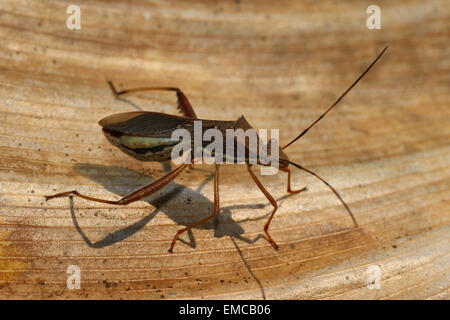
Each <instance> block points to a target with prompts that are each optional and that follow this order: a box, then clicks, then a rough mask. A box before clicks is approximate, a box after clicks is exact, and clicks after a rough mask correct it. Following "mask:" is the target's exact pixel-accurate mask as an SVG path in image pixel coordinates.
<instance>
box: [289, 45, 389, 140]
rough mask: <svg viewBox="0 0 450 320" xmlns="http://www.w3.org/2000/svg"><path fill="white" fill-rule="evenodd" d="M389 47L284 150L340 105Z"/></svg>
mask: <svg viewBox="0 0 450 320" xmlns="http://www.w3.org/2000/svg"><path fill="white" fill-rule="evenodd" d="M387 48H388V46H386V47H385V48H384V49H383V51H381V53H380V54H379V55H378V57H376V59H375V60H373V62H372V63H371V64H370V66H369V67H368V68H367V69H366V70H365V71H364V72H363V73H362V74H361V75H360V76H359V77H358V79H356V81H355V82H353V84H352V85H351V86H350V87H349V88H348V89H347V90H345V92H344V93H343V94H342V95H341V96H340V97H339V99H337V100H336V102H335V103H333V104H332V105H331V107H329V108H328V110H327V111H325V112H324V113H323V114H322V115H321V116H320V117H319V118H318V119H317V120H316V121H314V122H313V123H312V124H311V125H310V126H309V127H308V128H306V129H305V130H303V132H302V133H300V134H299V135H298V136H297V137H296V138H295V139H294V140H292V141H291V142H289V143H288V144H287V145H285V146H284V147H283V148H282V149H286V148H287V147H289V146H290V145H291V144H293V143H294V142H295V141H297V140H298V139H300V138H301V137H303V136H304V135H305V134H306V133H307V132H308V130H309V129H311V128H312V127H313V126H314V125H315V124H316V123H317V122H319V121H320V120H321V119H322V118H323V117H324V116H325V115H326V114H327V113H328V111H330V110H331V109H333V107H334V106H335V105H337V104H338V103H339V101H341V99H342V98H343V97H345V95H346V94H347V93H348V92H349V91H350V90H351V89H352V88H353V87H354V86H355V85H356V84H357V83H358V82H359V80H361V79H362V77H364V76H365V75H366V73H367V72H369V70H370V69H371V68H372V67H373V65H374V64H375V63H376V62H377V61H378V59H380V58H381V56H382V55H383V53H384V52H385V51H386V50H387Z"/></svg>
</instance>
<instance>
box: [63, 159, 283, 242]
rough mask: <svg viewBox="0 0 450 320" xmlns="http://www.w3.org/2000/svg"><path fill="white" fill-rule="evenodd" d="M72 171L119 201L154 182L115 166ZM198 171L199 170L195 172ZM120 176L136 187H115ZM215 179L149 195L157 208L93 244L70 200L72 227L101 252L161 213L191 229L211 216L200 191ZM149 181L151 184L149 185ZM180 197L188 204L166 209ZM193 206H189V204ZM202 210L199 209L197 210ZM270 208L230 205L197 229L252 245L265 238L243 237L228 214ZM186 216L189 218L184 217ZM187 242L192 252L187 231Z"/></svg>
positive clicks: (82, 166) (167, 166) (172, 186)
mask: <svg viewBox="0 0 450 320" xmlns="http://www.w3.org/2000/svg"><path fill="white" fill-rule="evenodd" d="M163 168H164V170H165V171H170V164H169V163H167V164H165V165H163ZM74 170H75V171H76V172H78V173H80V174H81V175H83V176H85V177H87V178H89V179H91V180H93V181H95V182H97V183H99V184H101V185H102V186H103V187H104V188H105V189H107V190H108V191H110V192H113V193H115V194H117V195H119V196H121V197H123V196H126V195H128V194H130V193H131V192H133V191H135V190H137V189H138V188H139V187H140V185H145V184H148V183H149V182H151V180H155V179H154V178H152V177H150V176H148V175H145V174H142V173H140V172H138V171H135V170H131V169H127V168H121V167H117V166H103V165H93V164H83V163H81V164H76V165H75V166H74ZM194 170H198V169H194ZM120 176H124V177H127V178H128V179H129V180H131V181H135V182H136V183H138V184H139V185H134V186H130V185H120V184H119V185H118V184H117V179H118V177H120ZM213 177H214V174H213V173H211V174H210V175H209V176H208V177H207V178H205V179H204V180H203V181H202V183H201V184H200V186H199V187H198V188H197V189H196V190H193V189H190V188H187V187H185V186H183V185H179V184H177V183H175V182H173V181H172V182H171V183H170V184H169V185H167V186H166V187H165V188H164V190H165V192H164V194H163V195H162V196H161V195H159V196H158V194H153V195H150V196H148V197H146V198H144V199H143V200H144V201H146V202H147V203H149V204H150V205H152V206H154V207H156V209H155V210H154V211H152V212H151V213H150V214H148V215H146V216H145V217H143V218H142V219H140V220H139V221H137V222H135V223H133V224H131V225H129V226H127V227H124V228H122V229H119V230H116V231H114V232H112V233H110V234H108V235H107V236H106V237H104V238H103V239H101V240H98V241H96V242H92V241H91V240H90V239H89V237H88V236H87V235H86V234H85V233H84V231H83V230H82V228H81V227H80V225H79V223H78V220H77V217H76V214H75V208H74V205H73V198H72V197H71V198H70V212H71V216H72V220H73V223H74V225H75V228H76V229H77V231H78V233H79V234H80V235H81V237H82V238H83V240H84V241H85V242H86V244H87V245H88V246H89V247H91V248H97V249H100V248H104V247H107V246H110V245H113V244H115V243H116V242H119V241H122V240H124V239H126V238H128V237H130V236H132V235H134V234H135V233H136V232H138V231H139V230H141V229H142V228H144V227H145V226H146V225H147V224H148V223H149V222H150V221H151V220H152V219H153V218H154V217H155V216H156V215H157V214H158V213H159V212H160V211H161V210H163V211H164V214H165V215H167V217H169V218H170V219H171V220H173V221H174V222H175V223H176V224H178V225H183V226H188V225H191V224H193V223H195V222H197V221H199V220H201V219H203V218H205V217H207V216H209V215H210V214H211V212H212V209H213V206H214V203H213V202H212V201H211V200H209V199H208V198H206V197H204V196H203V195H201V193H200V192H201V190H202V189H203V188H204V187H205V186H206V185H207V183H208V182H209V181H211V180H212V179H213ZM149 180H150V181H149ZM181 193H183V198H184V199H186V201H187V204H186V205H185V206H166V204H167V203H169V202H170V201H171V200H173V199H175V198H177V197H179V196H180V195H181ZM287 197H289V195H284V196H283V197H281V198H279V199H278V202H279V203H281V202H282V201H283V200H284V199H286V198H287ZM190 199H195V203H199V204H196V205H195V206H194V203H193V202H194V201H192V200H190ZM191 201H192V203H189V202H191ZM199 206H201V207H203V208H201V209H199V208H200V207H199ZM267 206H270V203H269V202H268V203H257V204H250V205H249V204H246V205H232V206H227V207H221V208H220V214H219V215H217V217H215V218H214V219H211V220H209V221H206V222H205V223H203V224H201V225H199V226H197V227H196V228H199V229H214V236H215V237H216V238H221V237H223V236H230V237H232V238H236V239H239V240H242V241H244V242H246V243H255V242H256V241H258V240H259V239H260V238H265V237H264V236H263V235H258V236H256V237H255V239H249V238H247V237H244V236H243V235H242V234H243V233H244V229H243V228H242V226H241V225H240V224H239V223H237V222H236V221H234V220H233V219H232V216H231V213H232V211H233V210H239V209H264V208H265V207H267ZM186 212H188V213H189V214H186ZM269 215H270V211H269V212H268V213H267V214H265V215H263V216H259V217H256V218H248V219H245V220H244V221H242V222H246V221H256V220H260V219H264V218H267V217H268V216H269ZM188 237H189V241H185V240H183V239H179V240H180V241H182V242H183V243H185V244H187V245H189V246H190V247H192V248H195V247H196V241H195V238H194V236H193V234H192V232H191V230H189V231H188Z"/></svg>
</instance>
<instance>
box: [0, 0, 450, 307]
mask: <svg viewBox="0 0 450 320" xmlns="http://www.w3.org/2000/svg"><path fill="white" fill-rule="evenodd" d="M73 3H75V4H79V5H80V7H81V17H82V21H81V30H69V29H67V28H66V18H67V17H68V14H66V8H67V7H68V6H69V5H70V4H73ZM369 4H372V3H369V2H366V1H339V2H336V1H321V2H320V3H319V4H316V2H310V1H307V2H291V1H268V0H267V1H261V2H258V4H255V3H254V2H253V1H252V2H250V1H244V0H241V1H220V4H216V5H214V6H212V5H210V4H208V3H207V1H185V2H166V1H148V2H147V1H127V2H123V3H115V2H114V3H112V2H110V1H100V0H98V1H82V2H81V1H80V2H78V1H57V2H53V1H37V0H36V1H24V0H2V1H1V3H0V120H1V122H0V297H1V298H4V299H5V298H6V299H9V298H50V299H60V298H87V299H91V298H107V299H108V298H113V299H117V298H124V299H128V298H146V299H160V298H164V299H177V298H211V299H221V298H231V299H241V298H256V299H260V298H268V299H336V298H343V299H353V298H363V299H396V298H399V299H416V298H418V299H425V298H431V299H448V298H449V296H450V291H449V288H450V277H449V253H450V250H449V248H450V245H449V243H450V241H449V220H450V219H449V209H450V191H449V189H450V144H449V141H450V140H449V137H450V109H449V104H450V95H449V87H450V78H449V61H450V59H449V57H450V51H449V46H448V36H449V34H448V30H449V18H450V17H449V11H448V2H447V1H445V0H436V1H426V2H423V1H402V2H393V1H377V4H378V5H379V6H380V8H381V13H382V29H381V30H368V29H367V28H366V18H367V14H366V8H367V6H368V5H369ZM386 44H389V45H390V48H389V50H388V51H387V52H386V55H385V56H384V57H383V58H382V59H381V60H380V62H379V63H378V64H377V65H376V66H375V67H374V69H373V70H372V71H371V72H370V73H369V74H368V75H367V76H366V77H365V78H364V79H363V81H362V82H361V83H359V84H358V85H357V87H356V88H355V89H354V90H353V91H352V92H351V93H350V94H349V95H348V96H347V97H346V98H345V99H344V100H343V101H342V102H341V104H340V105H339V106H338V107H337V108H336V109H335V110H333V111H332V112H331V113H330V114H329V115H327V117H326V118H325V119H324V120H323V121H322V122H321V123H320V124H319V125H317V126H316V127H315V128H314V129H313V130H311V131H310V132H309V133H308V134H307V135H306V136H305V137H304V138H302V140H301V141H299V142H297V143H296V144H294V145H293V146H291V147H290V148H289V149H287V151H288V155H289V157H290V159H292V160H293V161H297V162H299V163H301V164H302V165H304V166H305V167H306V168H310V169H312V170H314V171H316V172H317V173H319V174H320V175H321V176H323V177H324V178H325V179H327V180H328V181H329V182H330V183H331V184H332V185H334V186H335V187H336V189H337V190H338V191H339V192H340V193H341V195H342V197H343V198H344V199H345V200H346V201H347V202H348V204H349V206H350V207H351V209H352V210H353V211H354V213H355V216H356V219H357V220H358V222H359V224H360V228H357V229H355V228H353V227H352V222H351V220H350V218H349V217H348V215H347V214H346V212H345V209H344V208H343V207H342V205H341V204H340V203H339V202H338V201H337V199H336V198H335V197H334V195H333V194H332V193H331V192H330V191H329V190H328V189H327V188H326V187H325V186H324V185H323V184H321V182H320V181H318V180H316V179H314V178H313V177H311V176H308V175H306V174H304V173H302V172H299V171H296V170H295V169H293V184H294V187H296V188H297V187H303V186H308V190H307V191H306V192H302V193H300V194H298V195H295V196H286V174H285V173H282V172H280V174H278V175H276V176H261V177H260V178H261V181H262V182H263V184H264V185H265V186H266V187H267V189H268V190H269V191H270V192H271V193H272V195H273V196H274V197H275V199H277V201H278V203H279V210H278V213H277V215H276V216H275V218H274V220H273V223H272V225H271V234H272V236H273V238H274V239H275V240H276V241H277V242H278V244H279V245H280V250H279V251H274V250H273V249H272V247H271V246H270V244H269V243H268V242H267V241H266V240H265V239H263V238H260V237H259V236H261V235H262V234H263V232H262V231H263V226H264V223H265V221H266V219H267V217H268V214H270V212H271V206H270V204H269V203H268V201H267V200H266V198H265V197H264V195H263V194H262V193H261V192H260V191H259V189H258V188H257V186H256V185H255V184H254V183H253V182H252V180H251V178H250V176H248V173H247V172H246V169H245V167H244V166H222V167H221V172H220V180H221V184H220V196H221V206H222V209H221V213H220V215H219V217H218V218H217V219H216V220H215V221H213V222H211V223H206V224H205V225H202V226H201V227H199V228H195V229H194V230H193V232H192V233H191V234H190V235H189V236H187V237H185V238H183V240H184V241H185V243H183V242H181V241H178V243H177V245H176V246H175V250H174V254H169V253H168V252H167V249H168V248H169V245H170V242H171V240H172V237H173V235H174V234H175V232H176V231H177V230H178V229H180V228H181V227H182V226H183V225H186V224H190V223H193V222H195V221H198V220H199V219H201V218H202V217H205V216H206V215H208V214H209V213H210V212H211V210H212V204H213V203H212V201H213V185H212V180H211V179H212V172H213V167H211V166H207V165H201V166H197V167H196V169H194V170H187V171H186V172H184V173H183V174H182V175H180V176H179V177H178V178H177V179H176V181H175V182H173V183H172V184H170V185H169V186H168V187H167V188H165V189H163V190H161V191H159V192H158V193H157V194H155V195H153V196H150V197H148V198H146V199H145V201H139V202H137V203H133V204H131V205H129V206H126V207H114V206H108V205H101V204H96V203H90V202H87V201H84V200H81V199H74V201H73V203H72V204H71V201H70V200H69V199H55V200H53V201H51V202H50V201H49V202H45V200H44V196H45V195H48V194H52V193H55V192H56V191H58V192H59V191H68V190H73V189H77V190H79V191H80V192H84V193H86V194H90V195H92V196H97V197H104V198H108V199H119V197H121V196H124V195H126V194H127V193H130V192H132V191H134V190H136V189H138V188H139V187H141V186H143V185H145V184H148V183H150V182H151V181H153V180H154V179H157V178H158V177H161V176H162V175H163V174H164V173H165V172H166V171H167V170H168V169H169V166H168V165H164V166H163V165H161V164H160V163H141V162H138V161H136V160H134V159H132V158H129V157H127V156H126V155H124V154H122V153H121V152H120V151H119V150H118V149H116V148H114V147H113V146H111V145H109V144H108V142H107V141H106V139H105V138H104V137H103V135H102V134H101V130H100V127H99V126H98V124H97V122H98V121H99V120H100V119H101V118H103V117H104V116H107V115H109V114H112V113H117V112H124V111H133V110H135V106H136V107H140V108H143V109H145V110H152V111H160V112H166V113H174V114H177V110H176V106H175V104H176V100H175V96H174V95H173V94H170V93H156V92H155V93H139V94H135V95H130V96H127V97H126V98H127V99H129V100H130V101H132V103H133V104H134V105H135V106H133V105H132V104H130V103H126V102H124V101H118V100H116V99H114V97H113V95H112V94H111V91H110V89H109V87H108V86H107V83H106V81H107V80H112V81H114V82H115V83H116V84H117V86H118V87H119V88H121V89H123V88H132V87H137V86H143V85H146V86H149V85H158V86H177V87H180V88H182V89H183V90H184V92H185V93H186V94H187V96H188V98H189V99H190V101H191V103H192V104H193V106H194V108H195V111H196V113H197V114H198V116H199V117H200V118H210V119H220V120H234V119H237V118H238V117H239V116H240V115H241V114H243V115H245V116H246V118H247V120H248V121H249V122H250V123H251V124H252V125H253V126H254V127H255V128H280V140H281V144H284V143H286V142H288V141H289V139H292V138H293V137H294V136H296V135H297V134H298V133H299V132H300V131H301V130H302V129H304V128H305V127H306V126H307V125H308V124H309V123H311V122H312V121H313V120H314V119H315V118H316V117H317V116H319V115H320V114H321V113H322V112H323V111H324V110H325V109H326V107H327V106H328V105H330V104H331V103H332V102H333V101H334V100H335V99H336V97H337V96H338V95H339V94H340V93H341V92H342V91H343V90H345V88H346V87H347V86H348V85H349V84H350V83H351V82H352V81H353V80H354V79H355V78H356V77H357V76H358V75H359V73H360V72H362V71H363V69H364V68H365V67H366V66H367V65H368V64H369V63H370V61H371V60H372V59H373V58H374V57H375V56H376V54H377V53H378V52H380V50H381V49H382V48H383V47H384V46H385V45H386ZM172 167H173V166H172ZM255 239H256V241H254V240H255ZM69 265H77V266H79V267H80V269H81V277H82V278H81V280H82V281H81V290H69V289H67V287H66V280H67V277H68V274H67V273H66V270H67V267H68V266H69ZM371 265H376V266H379V267H380V270H381V280H382V281H381V288H380V289H379V290H369V289H368V288H367V285H366V284H367V281H368V278H369V274H368V273H367V269H368V267H369V266H371Z"/></svg>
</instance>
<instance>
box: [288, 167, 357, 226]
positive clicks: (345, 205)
mask: <svg viewBox="0 0 450 320" xmlns="http://www.w3.org/2000/svg"><path fill="white" fill-rule="evenodd" d="M280 161H281V162H286V163H289V164H292V165H293V166H294V167H297V168H299V169H300V170H303V171H306V172H308V173H309V174H312V175H313V176H315V177H316V178H318V179H319V180H320V181H322V182H323V183H325V184H326V185H327V186H328V187H329V188H330V189H331V191H333V193H334V194H335V195H336V197H338V198H339V200H341V202H342V204H343V205H344V207H345V209H347V212H348V213H349V215H350V217H351V218H352V220H353V223H354V224H355V227H357V228H358V223H357V222H356V219H355V216H354V215H353V213H352V211H351V210H350V208H349V207H348V205H347V204H346V203H345V201H344V200H342V198H341V196H340V195H339V193H337V191H336V190H335V189H334V188H333V187H332V186H331V185H330V184H329V183H328V182H326V181H325V180H324V179H322V178H321V177H319V176H318V175H317V174H315V173H314V172H312V171H311V170H308V169H306V168H303V167H302V166H301V165H299V164H296V163H294V162H291V161H288V160H284V159H280Z"/></svg>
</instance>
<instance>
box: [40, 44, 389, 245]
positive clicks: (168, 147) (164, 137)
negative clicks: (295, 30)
mask: <svg viewBox="0 0 450 320" xmlns="http://www.w3.org/2000/svg"><path fill="white" fill-rule="evenodd" d="M387 48H388V47H387V46H386V47H385V48H384V49H383V50H382V51H381V53H380V54H379V55H378V56H377V57H376V58H375V60H373V62H372V63H371V64H370V65H369V67H367V69H366V70H365V71H364V72H363V73H362V74H361V75H360V76H359V77H358V78H357V79H356V80H355V81H354V82H353V84H352V85H351V86H350V87H349V88H348V89H347V90H346V91H345V92H344V93H343V94H342V95H341V96H340V97H339V98H338V99H337V100H336V102H334V103H333V104H332V105H331V106H330V107H329V108H328V109H327V110H326V111H325V112H324V113H323V114H322V115H321V116H320V117H319V118H318V119H317V120H315V121H314V122H313V123H312V124H311V125H310V126H308V127H307V128H306V129H305V130H303V131H302V132H301V133H300V134H299V135H298V136H297V137H296V138H295V139H293V140H292V141H291V142H289V143H288V144H287V145H285V146H284V147H283V148H279V169H280V170H282V171H285V172H287V174H288V176H287V192H288V193H290V194H295V193H298V192H300V191H301V190H292V189H291V172H290V170H289V167H288V166H289V164H291V165H293V166H295V167H297V168H298V169H301V170H303V171H306V172H308V173H309V174H311V175H313V176H315V177H316V178H318V179H319V180H321V181H322V182H323V183H325V184H326V185H327V186H328V187H329V188H330V189H331V191H333V193H334V194H335V195H336V196H337V197H338V198H339V200H340V201H341V202H342V204H343V205H344V207H345V209H346V210H347V212H348V213H349V215H350V217H351V218H352V220H353V223H354V225H355V227H358V224H357V222H356V219H355V217H354V216H353V213H352V212H351V210H350V208H349V207H348V205H347V204H346V203H345V201H344V200H343V199H342V198H341V196H340V195H339V194H338V193H337V191H336V190H335V189H334V188H333V187H332V186H331V185H330V184H329V183H328V182H326V181H325V180H324V179H322V178H321V177H320V176H318V175H317V174H315V173H314V172H312V171H310V170H308V169H306V168H304V167H302V166H300V165H299V164H296V163H294V162H291V161H289V158H288V157H287V155H286V154H285V153H284V152H283V150H284V149H286V148H287V147H289V146H290V145H291V144H293V143H294V142H295V141H297V140H298V139H300V138H301V137H302V136H303V135H305V134H306V133H307V132H308V130H309V129H311V128H312V127H313V126H314V125H315V124H316V123H317V122H319V121H320V120H321V119H322V118H323V117H324V116H325V115H326V114H327V113H328V112H329V111H330V110H331V109H332V108H333V107H334V106H336V105H337V104H338V103H339V101H341V99H342V98H343V97H344V96H345V95H346V94H347V93H348V92H349V91H350V90H351V89H352V88H353V87H354V86H355V85H356V84H357V83H358V81H359V80H361V78H362V77H364V75H365V74H366V73H367V72H368V71H369V70H370V69H371V68H372V67H373V65H374V64H375V63H376V62H377V61H378V59H379V58H380V57H381V56H382V55H383V53H384V52H385V51H386V50H387ZM109 85H110V87H111V89H112V91H113V93H114V94H115V96H116V97H119V96H121V95H123V94H126V93H130V92H136V91H146V90H165V91H175V92H176V94H177V98H178V108H179V109H180V110H181V112H182V113H183V116H182V117H179V116H174V115H169V114H164V113H158V112H146V111H136V112H126V113H119V114H113V115H110V116H108V117H106V118H104V119H102V120H100V122H99V124H100V126H102V128H103V133H104V134H105V136H106V137H107V139H108V140H109V142H111V143H112V144H113V145H115V146H116V147H118V148H120V149H121V150H122V151H123V152H125V153H126V154H128V155H129V156H131V157H134V158H136V159H138V160H140V161H158V162H162V161H166V160H170V159H171V151H172V149H173V148H174V147H175V146H176V145H177V144H178V143H179V142H178V141H174V140H172V139H171V134H172V132H173V131H174V130H175V129H179V128H183V129H186V130H188V131H191V130H192V127H193V122H194V121H195V120H201V119H198V118H197V115H196V114H195V112H194V109H193V108H192V106H191V104H190V102H189V100H188V99H187V98H186V96H185V95H184V93H183V92H182V91H181V90H180V89H178V88H174V87H144V88H136V89H129V90H123V91H119V92H118V91H117V90H116V89H115V87H114V85H113V84H112V83H111V82H109ZM202 123H203V128H202V130H204V131H205V130H207V129H209V128H216V129H218V130H220V131H221V132H223V133H225V130H226V129H228V128H232V129H243V130H247V129H251V128H252V127H251V125H250V124H249V123H248V122H247V120H246V119H245V118H244V117H243V116H241V117H240V118H239V119H238V120H237V121H219V120H203V119H202ZM267 148H268V149H269V150H270V148H271V145H270V143H269V144H268V145H267ZM223 156H224V157H225V155H223ZM244 160H245V163H246V164H247V169H248V172H249V173H250V176H251V177H252V179H253V181H254V182H255V183H256V185H257V186H258V187H259V189H260V190H261V191H262V192H263V193H264V195H265V196H266V198H267V199H268V200H269V201H270V203H271V204H272V206H273V207H274V209H273V211H272V213H271V215H270V216H269V219H268V220H267V222H266V224H265V226H264V232H265V234H266V236H267V239H268V241H269V242H270V244H271V245H272V246H273V247H274V248H275V249H278V245H277V244H276V243H275V241H274V240H273V239H272V237H271V236H270V234H269V232H268V229H269V225H270V222H271V221H272V219H273V216H274V214H275V212H276V211H277V207H278V206H277V202H276V201H275V199H274V198H273V197H272V196H271V195H270V194H269V192H268V191H267V190H266V189H265V188H264V187H263V185H262V184H261V182H260V181H259V180H258V178H257V177H256V176H255V174H254V173H253V171H252V169H251V166H252V164H250V163H249V161H248V153H246V157H245V159H244ZM260 160H261V159H259V158H258V162H257V164H260V165H266V164H264V163H261V161H260ZM188 165H189V164H188V163H184V164H182V165H180V166H179V167H178V168H176V169H175V170H173V171H171V172H170V173H168V174H167V175H165V176H164V177H162V178H160V179H158V180H156V181H155V182H153V183H151V184H149V185H148V186H145V187H143V188H141V189H139V190H137V191H135V192H133V193H131V194H130V195H128V196H126V197H124V198H122V199H120V200H117V201H114V200H104V199H98V198H94V197H90V196H86V195H83V194H80V193H79V192H77V191H76V190H73V191H67V192H62V193H58V194H54V195H51V196H46V200H50V199H53V198H58V197H65V196H70V197H71V196H77V197H80V198H83V199H86V200H90V201H96V202H101V203H107V204H115V205H127V204H129V203H132V202H134V201H137V200H140V199H142V198H144V197H146V196H148V195H150V194H152V193H154V192H156V191H158V190H160V189H161V188H163V187H164V186H165V185H167V184H168V183H169V182H170V181H172V180H174V179H175V178H176V177H177V176H178V175H179V174H180V173H181V172H182V171H183V170H184V169H185V168H186V167H187V166H188ZM302 190H303V189H302ZM218 213H219V164H217V163H215V172H214V211H213V213H212V214H211V215H210V216H208V217H206V218H204V219H202V220H200V221H198V222H196V223H194V224H192V225H189V226H187V227H185V228H182V229H180V230H179V231H178V232H177V233H176V234H175V236H174V238H173V240H172V244H171V246H170V248H169V252H172V250H173V247H174V245H175V243H176V240H177V239H178V237H179V235H180V234H181V233H183V232H185V231H187V230H189V229H191V228H193V227H196V226H198V225H200V224H201V223H203V222H205V221H207V220H209V219H211V218H213V217H215V216H216V215H217V214H218Z"/></svg>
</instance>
